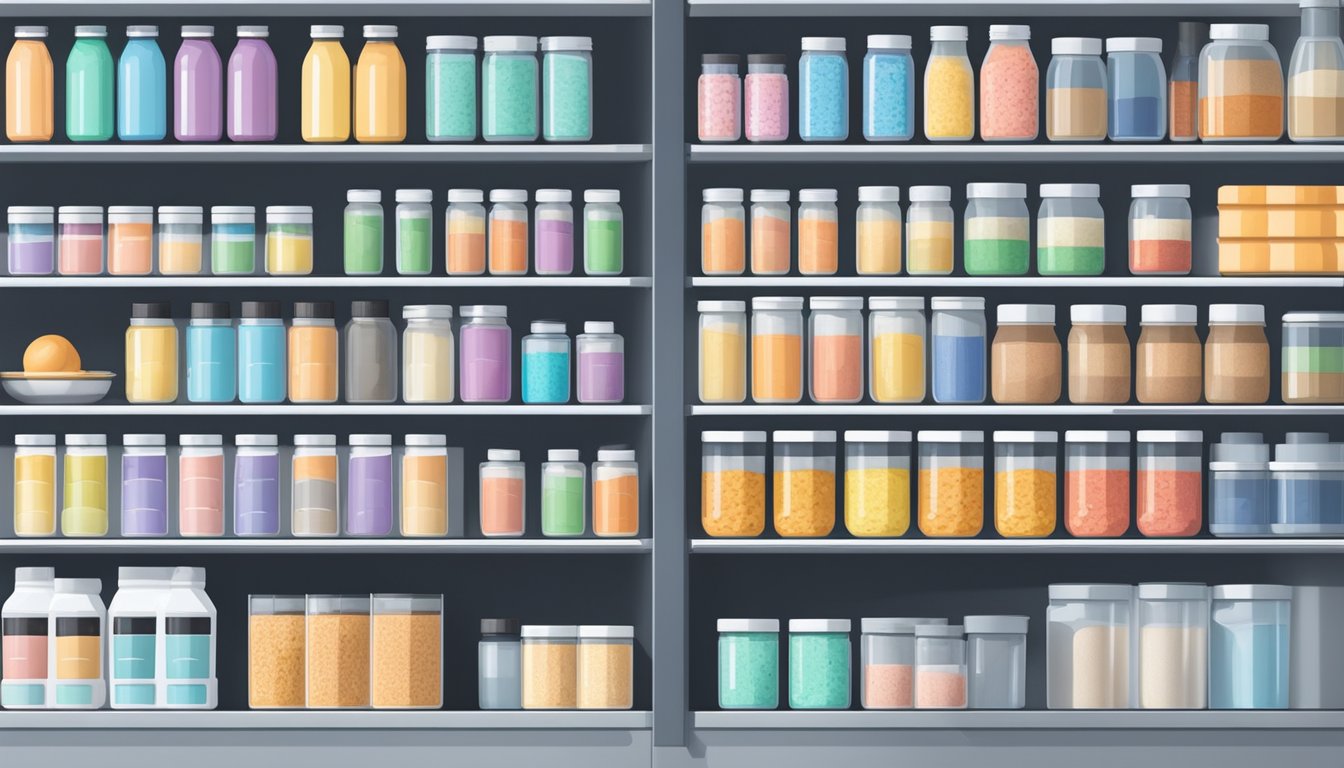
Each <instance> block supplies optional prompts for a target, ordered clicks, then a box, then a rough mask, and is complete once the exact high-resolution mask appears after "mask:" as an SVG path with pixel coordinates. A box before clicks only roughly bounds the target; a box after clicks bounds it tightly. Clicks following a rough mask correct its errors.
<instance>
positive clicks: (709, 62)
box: [696, 53, 742, 142]
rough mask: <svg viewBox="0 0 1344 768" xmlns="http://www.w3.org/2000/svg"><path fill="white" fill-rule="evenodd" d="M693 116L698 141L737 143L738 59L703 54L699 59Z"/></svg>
mask: <svg viewBox="0 0 1344 768" xmlns="http://www.w3.org/2000/svg"><path fill="white" fill-rule="evenodd" d="M696 102H697V103H696V114H697V116H698V120H697V122H698V123H699V130H698V134H697V135H698V136H699V138H700V140H701V141H712V142H721V141H737V140H738V139H739V138H741V136H742V78H741V77H740V76H739V75H738V57H737V56H736V55H735V54H731V53H706V54H705V55H703V56H701V57H700V79H699V81H698V82H697V83H696Z"/></svg>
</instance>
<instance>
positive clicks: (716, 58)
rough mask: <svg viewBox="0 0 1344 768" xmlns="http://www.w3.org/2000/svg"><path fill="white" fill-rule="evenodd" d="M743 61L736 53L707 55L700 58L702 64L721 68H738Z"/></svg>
mask: <svg viewBox="0 0 1344 768" xmlns="http://www.w3.org/2000/svg"><path fill="white" fill-rule="evenodd" d="M741 60H742V59H741V57H740V56H738V55H737V54H735V53H706V54H704V55H703V56H701V57H700V63H701V64H709V65H711V66H719V67H736V66H737V65H738V62H740V61H741Z"/></svg>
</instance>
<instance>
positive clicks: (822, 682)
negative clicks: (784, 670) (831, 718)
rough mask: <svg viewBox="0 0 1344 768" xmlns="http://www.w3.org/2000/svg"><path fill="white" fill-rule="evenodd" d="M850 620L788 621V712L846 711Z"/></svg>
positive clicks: (848, 679)
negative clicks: (796, 710)
mask: <svg viewBox="0 0 1344 768" xmlns="http://www.w3.org/2000/svg"><path fill="white" fill-rule="evenodd" d="M850 626H851V625H850V621H849V619H790V620H789V708H790V709H849V703H850V678H851V668H852V667H853V662H852V660H851V650H850V642H849V632H850Z"/></svg>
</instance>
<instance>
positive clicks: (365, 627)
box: [306, 595, 370, 709]
mask: <svg viewBox="0 0 1344 768" xmlns="http://www.w3.org/2000/svg"><path fill="white" fill-rule="evenodd" d="M306 612H307V654H306V655H307V660H308V663H307V669H308V674H307V680H308V685H307V691H308V693H307V701H306V706H307V707H308V708H309V709H351V708H361V707H367V706H369V647H370V646H369V632H370V630H369V596H368V595H308V599H307V611H306Z"/></svg>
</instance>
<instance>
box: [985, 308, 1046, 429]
mask: <svg viewBox="0 0 1344 768" xmlns="http://www.w3.org/2000/svg"><path fill="white" fill-rule="evenodd" d="M1060 357H1061V354H1060V348H1059V338H1058V337H1057V336H1055V307H1054V305H1053V304H1000V305H999V308H998V329H997V330H996V331H995V333H994V345H993V347H992V353H991V368H992V369H993V376H992V379H993V383H992V387H991V393H990V394H991V396H992V397H993V398H994V402H996V403H1013V404H1018V403H1024V404H1050V403H1054V402H1056V401H1058V400H1059V394H1060V390H1061V379H1062V377H1061V375H1060V371H1061V368H1062V366H1061V363H1060Z"/></svg>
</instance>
